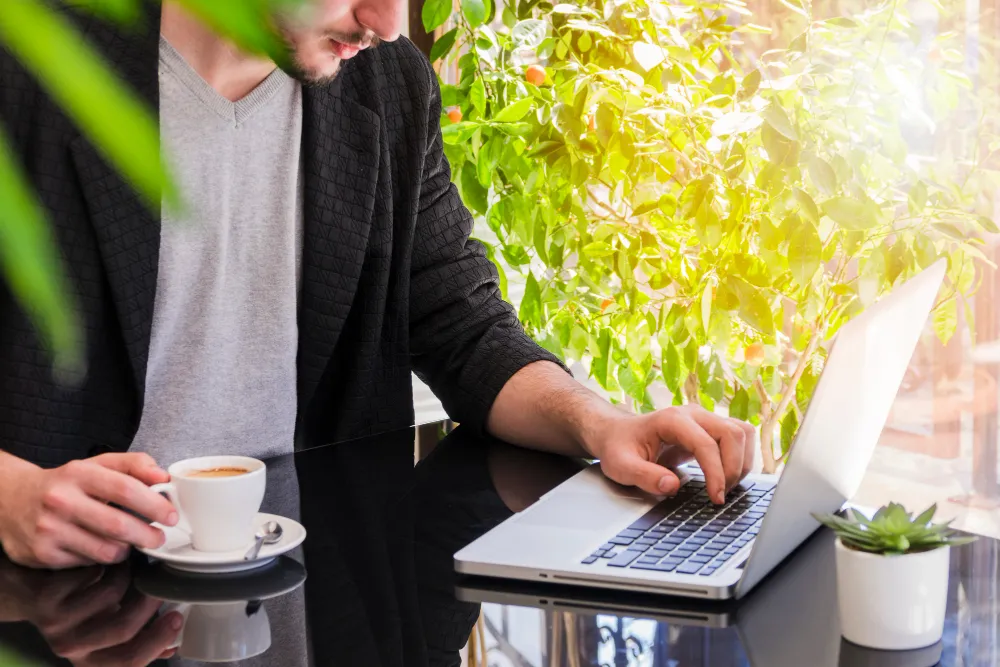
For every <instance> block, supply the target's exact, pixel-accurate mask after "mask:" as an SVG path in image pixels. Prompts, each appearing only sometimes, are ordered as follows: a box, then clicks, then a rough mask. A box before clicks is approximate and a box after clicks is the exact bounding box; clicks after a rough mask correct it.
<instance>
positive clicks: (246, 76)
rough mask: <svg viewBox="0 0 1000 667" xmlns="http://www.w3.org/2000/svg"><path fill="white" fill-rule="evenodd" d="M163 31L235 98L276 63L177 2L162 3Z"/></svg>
mask: <svg viewBox="0 0 1000 667" xmlns="http://www.w3.org/2000/svg"><path fill="white" fill-rule="evenodd" d="M160 34H162V35H163V37H164V38H166V40H167V41H168V42H170V45H171V46H173V47H174V48H175V49H177V52H178V53H180V54H181V56H182V57H183V58H184V60H185V61H187V63H188V64H189V65H190V66H191V67H192V68H193V69H194V71H195V72H197V73H198V74H199V75H200V76H201V78H203V79H204V80H205V81H206V82H208V84H209V85H210V86H212V88H215V90H216V91H217V92H218V93H219V94H220V95H222V96H223V97H225V98H226V99H228V100H230V101H232V102H236V101H237V100H240V99H243V98H244V97H246V96H247V95H248V94H249V93H250V92H251V91H252V90H253V89H254V88H256V87H257V86H258V85H260V83H261V82H262V81H263V80H264V79H266V78H267V75H268V74H270V73H271V72H273V71H274V68H275V65H274V63H273V62H271V61H270V60H267V59H266V58H258V57H255V56H250V55H247V54H246V53H243V52H242V51H240V50H239V49H238V48H237V47H236V46H235V45H233V44H232V43H231V42H228V41H226V40H224V39H223V38H221V37H219V36H218V35H217V34H216V33H215V32H214V31H212V29H211V28H209V27H208V26H206V25H205V24H204V23H202V22H201V21H199V20H198V19H197V18H195V17H194V16H191V14H189V13H187V12H186V11H185V10H184V9H182V8H181V7H180V6H179V5H177V4H176V3H174V2H171V1H169V0H168V1H167V2H164V3H163V13H162V17H161V23H160Z"/></svg>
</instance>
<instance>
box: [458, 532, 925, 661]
mask: <svg viewBox="0 0 1000 667" xmlns="http://www.w3.org/2000/svg"><path fill="white" fill-rule="evenodd" d="M833 542H834V536H833V533H831V532H830V531H826V530H824V531H822V532H819V533H817V534H816V535H815V536H813V537H812V538H811V539H808V540H807V542H806V543H805V544H803V545H802V548H801V549H799V551H798V552H796V554H795V556H794V557H792V558H789V559H788V560H787V562H785V563H784V564H783V565H782V566H781V567H780V568H777V569H776V570H775V571H774V573H773V574H772V575H771V576H770V577H769V578H768V579H767V581H766V582H764V583H763V584H762V585H761V586H760V587H759V588H758V589H757V590H756V591H754V592H753V594H752V595H748V596H747V597H746V598H744V599H742V600H739V601H735V600H729V601H711V600H691V599H683V598H675V597H668V596H663V595H650V594H648V593H627V592H626V593H623V592H621V591H601V590H596V589H587V588H580V587H578V586H553V585H552V584H538V583H533V582H530V583H529V582H522V581H500V580H497V579H480V578H468V579H465V580H464V581H462V582H460V583H459V585H458V587H457V589H456V596H457V597H458V599H460V600H463V601H466V602H476V603H487V604H502V605H508V606H516V607H528V608H538V609H543V610H545V611H548V612H564V613H570V614H573V615H574V616H576V617H577V619H578V620H583V621H584V622H586V619H587V618H588V617H591V618H593V621H594V625H595V627H596V626H598V625H601V617H606V616H616V617H618V619H619V625H618V627H622V626H623V624H622V623H621V621H622V620H624V619H632V620H635V621H639V622H642V623H645V624H648V623H649V622H655V623H657V624H660V623H665V624H667V625H669V626H670V627H669V631H667V630H665V629H661V631H660V632H659V633H658V634H659V635H660V636H661V637H667V638H668V639H667V641H668V642H670V643H671V644H676V646H673V647H667V648H666V654H665V655H663V656H661V655H658V654H657V653H658V652H659V651H660V650H664V648H665V647H662V646H657V645H654V644H651V645H649V646H645V647H643V646H640V647H639V649H638V650H639V652H640V655H643V656H644V655H645V654H646V652H647V651H648V652H649V653H652V654H653V655H650V656H649V657H650V658H651V660H649V661H646V662H649V663H651V664H661V663H670V664H673V661H670V660H666V661H664V658H671V657H677V656H679V655H683V656H685V657H686V658H687V661H686V662H685V664H687V663H691V664H698V662H699V660H698V658H699V657H701V658H702V659H703V661H704V662H705V663H706V664H707V663H708V662H712V664H715V662H718V661H719V659H720V656H722V657H726V658H730V657H731V658H734V660H729V661H727V662H730V663H732V664H737V663H740V662H742V661H740V660H735V658H736V657H737V656H736V655H735V654H734V647H733V646H732V645H731V643H730V637H731V636H732V635H731V633H730V632H720V631H719V630H720V629H725V628H735V631H736V635H737V636H738V638H739V643H740V645H741V646H742V649H743V653H744V654H745V657H746V662H747V664H748V665H750V667H802V666H803V665H808V666H809V667H866V666H867V665H873V666H874V665H878V667H890V666H891V667H929V666H930V665H935V664H937V663H938V661H939V660H940V659H941V652H942V647H941V644H940V643H938V644H936V645H933V646H929V647H927V648H925V649H919V650H916V651H892V652H886V651H875V650H871V649H864V648H861V647H858V646H854V645H853V644H849V643H848V642H846V641H843V640H841V638H840V621H839V619H838V617H837V616H838V615H837V576H836V567H835V562H834V549H833ZM508 622H509V623H510V622H511V621H508ZM646 634H652V633H649V632H648V627H647V633H646ZM634 639H638V638H637V637H636V638H634ZM685 645H686V650H685ZM594 648H595V647H593V646H568V647H567V649H568V650H569V651H575V650H579V651H588V650H591V651H592V650H593V649H594ZM636 663H637V664H643V661H642V660H636ZM570 664H573V663H572V661H570Z"/></svg>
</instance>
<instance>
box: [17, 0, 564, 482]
mask: <svg viewBox="0 0 1000 667" xmlns="http://www.w3.org/2000/svg"><path fill="white" fill-rule="evenodd" d="M154 7H155V5H154ZM84 30H85V32H86V34H87V39H88V40H90V41H91V43H93V44H95V45H96V46H97V47H98V48H100V49H101V50H102V51H103V52H104V54H105V57H106V58H107V60H108V61H109V62H110V63H112V64H113V65H114V67H115V68H116V69H117V71H118V72H119V73H120V74H121V75H122V76H124V77H125V78H126V80H127V81H128V82H129V83H130V84H131V85H132V87H133V88H134V89H135V90H136V91H138V93H139V94H140V96H142V97H143V98H144V99H145V100H146V101H147V102H148V103H149V105H150V108H152V109H154V110H155V109H158V107H159V100H158V98H159V85H158V82H157V61H158V57H159V25H158V13H155V12H154V15H153V16H150V17H148V18H147V22H146V24H145V26H144V28H142V29H133V30H131V31H128V32H119V31H118V30H117V29H114V28H111V27H110V26H109V25H108V24H104V23H97V22H87V23H85V24H84ZM440 113H441V99H440V93H439V91H438V88H437V82H436V78H435V76H434V71H433V70H432V68H431V66H430V64H429V63H428V61H427V59H426V58H425V57H424V56H423V54H421V53H420V51H419V50H418V49H417V48H416V47H415V46H414V45H413V44H412V43H410V42H409V41H407V40H405V39H400V40H398V41H396V42H393V43H389V44H383V45H381V46H379V47H378V48H377V49H371V50H368V51H364V52H362V53H360V54H359V55H358V56H356V57H355V58H352V59H351V60H350V61H348V62H347V63H346V64H345V66H344V67H343V70H342V72H341V74H340V75H339V76H338V77H337V79H336V80H335V81H334V82H333V83H332V84H330V85H328V86H322V87H307V88H304V89H303V129H302V179H303V188H304V194H303V225H304V239H303V252H302V291H301V295H300V307H299V320H298V323H299V345H298V357H297V364H296V365H297V371H298V386H297V394H298V406H299V413H298V422H297V428H296V444H297V446H300V447H301V446H311V445H315V444H320V443H327V442H333V441H340V440H345V439H348V438H353V437H359V436H363V435H367V434H372V433H378V432H383V431H386V430H389V429H392V428H399V427H401V426H405V425H408V424H409V423H412V420H413V402H412V401H413V396H412V393H413V392H412V386H411V382H410V372H411V370H415V371H416V372H417V373H418V374H419V375H420V376H421V378H422V379H424V381H425V382H427V383H428V385H429V386H430V387H431V389H433V390H434V392H435V393H436V394H437V395H438V397H439V398H440V399H441V400H442V403H443V404H444V406H445V408H446V409H447V410H448V412H449V413H450V415H451V416H452V417H453V418H454V419H456V420H459V421H462V422H464V423H465V424H466V425H467V426H469V427H471V428H472V429H473V430H480V429H482V428H483V426H484V424H485V422H486V418H487V415H488V413H489V409H490V407H491V406H492V404H493V401H494V400H495V398H496V395H497V393H498V392H499V391H500V389H501V388H502V387H503V385H504V384H505V383H506V382H507V380H508V379H509V378H510V377H511V376H512V375H513V374H514V373H515V372H517V371H518V370H519V369H521V368H522V367H523V366H525V365H526V364H528V363H531V362H533V361H537V360H541V359H548V360H552V361H555V358H554V357H553V356H552V355H550V354H549V353H547V352H545V351H543V350H542V349H541V348H539V347H538V346H537V345H535V344H534V343H533V342H532V341H531V340H530V339H529V338H528V337H527V335H525V333H524V330H523V329H522V328H521V326H520V324H519V323H518V321H517V316H516V314H515V312H514V310H513V308H511V307H510V306H509V305H508V304H506V303H504V302H503V300H502V299H501V297H500V290H499V288H498V285H497V273H496V268H495V267H494V266H493V265H492V264H491V263H490V262H489V260H488V259H487V258H486V256H485V253H484V250H483V248H482V246H480V245H479V244H478V243H476V242H474V241H470V239H469V235H470V233H471V232H472V216H471V215H470V214H469V211H468V210H467V209H466V208H465V207H464V206H463V205H462V202H461V200H460V198H459V196H458V193H457V191H456V189H455V187H454V186H453V185H452V184H451V174H450V172H449V168H448V163H447V161H446V160H445V158H444V155H443V152H442V143H441V132H440V126H439V117H440ZM0 124H2V125H3V126H4V128H5V129H6V130H7V131H8V135H9V137H10V140H11V142H12V144H13V147H14V150H15V151H16V154H17V155H18V156H19V158H20V160H21V161H22V163H23V165H24V167H25V168H26V170H27V173H28V175H29V177H30V179H31V182H32V184H33V186H34V187H35V188H36V190H37V191H38V193H39V195H40V197H41V200H42V202H43V204H44V205H45V207H46V208H47V209H48V210H49V212H50V223H51V225H52V227H53V230H54V234H55V238H56V239H57V241H58V243H59V246H60V248H61V249H62V253H63V256H64V257H65V259H66V265H67V267H68V277H69V280H70V284H71V285H72V289H73V294H74V296H75V298H76V302H77V304H78V306H79V316H80V321H81V323H82V325H83V330H84V333H85V334H86V337H87V338H86V345H87V348H86V355H87V362H88V374H87V376H86V379H85V380H84V381H83V382H82V383H81V384H79V385H76V386H73V387H65V386H60V385H59V384H58V383H56V382H55V381H54V380H53V377H52V374H51V371H50V364H49V356H48V355H47V353H46V351H45V348H44V345H43V344H42V343H41V342H40V340H39V338H38V337H37V336H36V334H35V333H34V330H33V328H32V327H31V325H30V323H29V321H28V318H27V317H26V316H25V313H24V311H23V310H22V309H21V308H20V307H19V306H18V305H17V304H16V303H15V302H14V299H13V297H12V295H11V293H10V292H9V290H8V289H7V288H6V287H5V286H3V285H0V443H2V444H0V446H2V447H3V448H5V449H6V450H8V451H10V452H11V453H13V454H14V455H16V456H21V457H23V458H27V459H29V460H32V461H36V462H38V463H41V464H44V465H49V466H51V465H58V464H61V463H65V462H66V461H69V460H71V459H76V458H81V457H85V456H88V455H93V454H97V453H100V452H106V451H125V450H127V449H128V448H129V446H130V445H131V444H132V440H133V438H134V436H135V433H136V431H137V429H138V426H139V418H140V415H141V412H142V408H143V404H144V401H145V378H146V367H147V361H148V358H149V343H150V333H151V329H152V322H153V311H154V296H155V292H156V281H157V271H158V258H159V249H160V221H159V210H158V207H153V210H151V209H150V208H149V207H147V206H145V205H144V204H143V202H142V201H141V200H140V199H139V198H138V197H137V196H136V194H135V192H134V191H133V190H132V189H131V188H130V187H129V186H128V185H127V184H126V183H125V182H124V181H123V180H122V178H121V177H119V176H118V175H117V174H116V173H115V171H114V169H112V168H111V167H110V166H109V165H108V164H107V163H106V162H105V160H104V159H103V158H102V157H101V155H100V154H99V153H98V152H97V151H96V150H95V149H94V148H93V147H92V146H91V145H90V144H89V143H88V142H87V141H86V140H85V139H83V138H82V137H81V136H80V134H79V131H78V130H77V129H76V128H75V127H74V126H73V125H72V124H71V123H70V122H69V121H68V120H67V118H66V117H65V116H64V115H63V114H62V113H61V112H60V111H59V110H58V108H57V107H56V106H55V105H54V104H53V102H52V101H51V100H50V99H49V98H47V96H46V95H45V94H44V93H43V92H42V91H41V90H40V89H39V88H38V86H37V85H36V84H35V83H34V81H33V79H32V78H31V77H30V76H29V75H27V73H26V72H25V71H24V70H23V68H21V67H20V66H19V65H18V64H17V62H16V61H15V60H14V59H13V58H12V57H11V56H10V55H9V54H6V53H4V52H3V51H0Z"/></svg>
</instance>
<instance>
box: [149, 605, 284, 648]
mask: <svg viewBox="0 0 1000 667" xmlns="http://www.w3.org/2000/svg"><path fill="white" fill-rule="evenodd" d="M172 611H175V612H177V613H179V614H180V615H181V616H182V617H183V619H184V625H182V626H181V632H180V634H179V635H178V636H177V640H176V641H175V642H174V643H173V644H171V645H170V646H169V647H168V648H175V649H177V654H178V655H179V656H180V657H182V658H187V659H189V660H199V661H201V662H231V661H234V660H246V659H247V658H252V657H254V656H255V655H260V654H261V653H263V652H264V651H266V650H267V649H268V648H270V646H271V623H270V621H269V620H268V618H267V612H266V611H265V610H264V607H263V606H261V607H260V608H259V609H257V610H256V611H255V612H254V613H252V614H248V613H247V602H245V601H243V602H227V603H223V604H188V603H167V604H165V605H164V606H163V607H162V608H161V609H160V613H161V614H168V613H170V612H172Z"/></svg>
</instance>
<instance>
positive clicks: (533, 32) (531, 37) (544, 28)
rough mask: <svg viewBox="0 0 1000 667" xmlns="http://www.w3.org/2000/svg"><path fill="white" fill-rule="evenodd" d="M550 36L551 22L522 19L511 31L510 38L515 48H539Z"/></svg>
mask: <svg viewBox="0 0 1000 667" xmlns="http://www.w3.org/2000/svg"><path fill="white" fill-rule="evenodd" d="M548 36H549V24H548V23H547V22H545V21H541V20H539V19H525V20H523V21H520V22H519V23H518V24H517V25H515V26H514V27H513V29H511V31H510V39H511V42H512V43H513V48H514V49H515V50H517V49H532V50H534V49H537V48H538V47H539V46H541V44H542V42H543V41H545V38H546V37H548Z"/></svg>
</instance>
